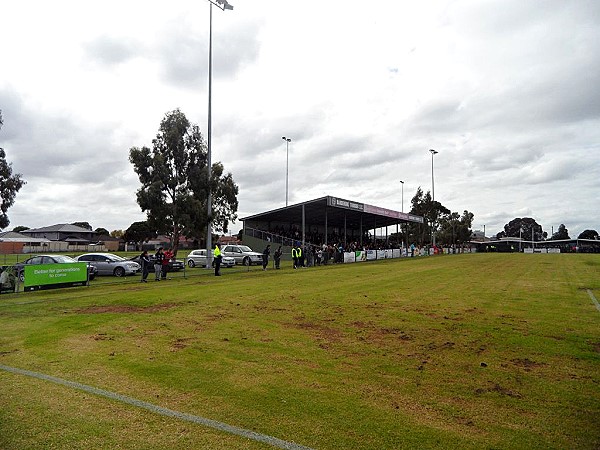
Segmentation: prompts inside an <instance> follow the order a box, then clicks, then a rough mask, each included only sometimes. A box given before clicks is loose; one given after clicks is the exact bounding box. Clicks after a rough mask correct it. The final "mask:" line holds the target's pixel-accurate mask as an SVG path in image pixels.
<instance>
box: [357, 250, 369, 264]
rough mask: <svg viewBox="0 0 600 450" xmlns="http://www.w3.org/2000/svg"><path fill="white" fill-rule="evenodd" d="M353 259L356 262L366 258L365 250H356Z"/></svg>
mask: <svg viewBox="0 0 600 450" xmlns="http://www.w3.org/2000/svg"><path fill="white" fill-rule="evenodd" d="M355 259H356V261H357V262H362V261H366V260H367V252H365V251H364V250H360V251H357V252H356V253H355Z"/></svg>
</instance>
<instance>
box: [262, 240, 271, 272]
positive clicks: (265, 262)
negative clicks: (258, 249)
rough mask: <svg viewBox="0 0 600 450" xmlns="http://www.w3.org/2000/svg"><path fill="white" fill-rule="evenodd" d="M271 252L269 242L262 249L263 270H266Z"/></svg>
mask: <svg viewBox="0 0 600 450" xmlns="http://www.w3.org/2000/svg"><path fill="white" fill-rule="evenodd" d="M270 254H271V244H268V245H267V246H266V247H265V249H264V250H263V254H262V260H263V261H262V263H263V270H267V265H268V264H269V255H270Z"/></svg>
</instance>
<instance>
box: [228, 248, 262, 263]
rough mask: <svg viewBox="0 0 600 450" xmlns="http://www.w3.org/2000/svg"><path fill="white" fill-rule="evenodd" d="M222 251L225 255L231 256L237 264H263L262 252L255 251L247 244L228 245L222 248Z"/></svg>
mask: <svg viewBox="0 0 600 450" xmlns="http://www.w3.org/2000/svg"><path fill="white" fill-rule="evenodd" d="M221 253H222V254H223V256H231V257H232V258H233V259H235V263H236V264H243V265H244V266H251V265H252V264H262V253H258V252H255V251H253V250H252V249H251V248H250V247H248V246H247V245H226V246H225V247H223V248H222V249H221Z"/></svg>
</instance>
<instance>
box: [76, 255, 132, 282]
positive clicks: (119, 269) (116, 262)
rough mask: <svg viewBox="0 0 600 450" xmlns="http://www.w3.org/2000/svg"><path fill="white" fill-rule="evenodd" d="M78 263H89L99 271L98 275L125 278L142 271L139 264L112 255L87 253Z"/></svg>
mask: <svg viewBox="0 0 600 450" xmlns="http://www.w3.org/2000/svg"><path fill="white" fill-rule="evenodd" d="M75 259H77V261H82V262H87V263H88V264H89V265H91V266H94V267H96V268H97V269H98V275H114V276H115V277H124V276H127V275H134V274H136V273H137V272H139V271H140V269H141V267H140V265H139V264H138V263H136V262H133V261H130V260H128V259H125V258H122V257H120V256H117V255H113V254H112V253H86V254H85V255H80V256H78V257H77V258H75Z"/></svg>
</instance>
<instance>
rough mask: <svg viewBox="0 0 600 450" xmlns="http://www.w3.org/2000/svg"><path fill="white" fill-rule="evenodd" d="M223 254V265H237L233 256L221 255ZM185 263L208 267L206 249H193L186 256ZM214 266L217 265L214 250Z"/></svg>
mask: <svg viewBox="0 0 600 450" xmlns="http://www.w3.org/2000/svg"><path fill="white" fill-rule="evenodd" d="M221 256H222V259H221V266H223V267H233V266H235V259H233V258H232V257H231V256H224V255H221ZM185 263H186V264H187V265H188V267H196V266H200V267H206V249H205V248H201V249H199V250H192V251H191V252H190V253H189V255H188V256H187V258H185ZM212 266H213V267H215V260H214V251H213V260H212Z"/></svg>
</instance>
